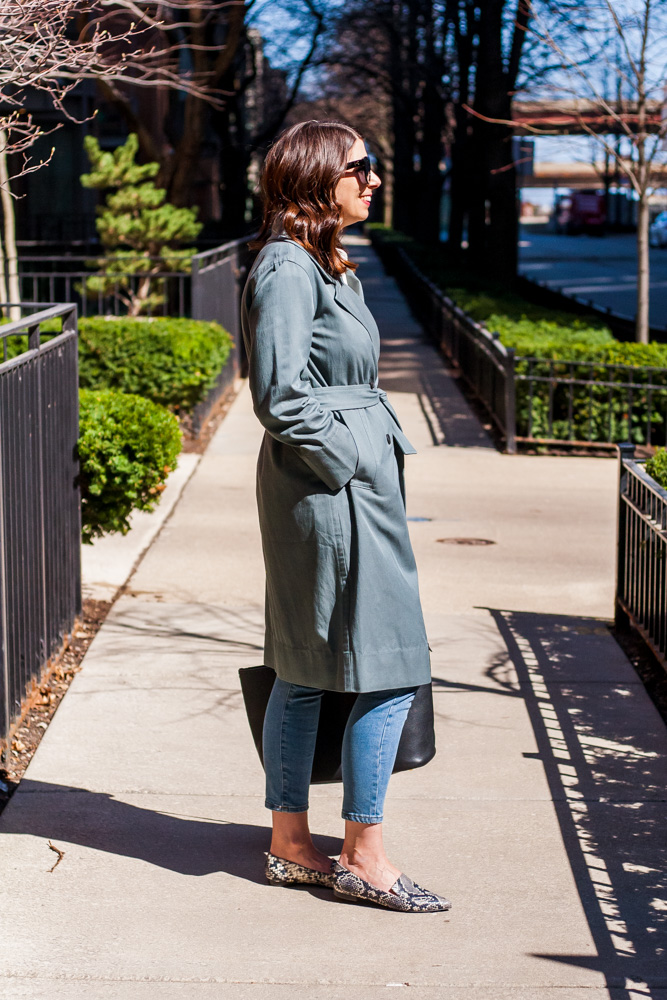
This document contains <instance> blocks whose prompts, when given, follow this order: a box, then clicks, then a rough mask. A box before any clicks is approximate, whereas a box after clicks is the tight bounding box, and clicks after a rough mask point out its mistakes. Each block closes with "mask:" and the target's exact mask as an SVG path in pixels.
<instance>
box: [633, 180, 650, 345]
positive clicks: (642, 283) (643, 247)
mask: <svg viewBox="0 0 667 1000" xmlns="http://www.w3.org/2000/svg"><path fill="white" fill-rule="evenodd" d="M648 220H649V207H648V193H647V191H646V190H644V191H642V194H641V197H640V199H639V210H638V213H637V319H636V324H635V338H636V340H637V342H638V343H640V344H648V342H649V322H648V305H649V256H648Z"/></svg>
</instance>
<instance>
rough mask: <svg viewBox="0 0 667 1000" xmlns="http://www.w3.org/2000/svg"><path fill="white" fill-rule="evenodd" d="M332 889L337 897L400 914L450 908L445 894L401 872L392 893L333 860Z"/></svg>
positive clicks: (440, 910)
mask: <svg viewBox="0 0 667 1000" xmlns="http://www.w3.org/2000/svg"><path fill="white" fill-rule="evenodd" d="M333 890H334V895H336V896H338V898H339V899H346V900H347V901H348V902H349V903H375V905H376V906H384V907H386V908H387V909H388V910H401V911H402V912H403V913H441V912H443V911H444V910H449V909H451V905H452V904H451V903H450V902H449V900H448V899H445V897H444V896H437V895H436V894H435V893H434V892H429V891H428V890H427V889H422V887H421V886H420V885H417V884H416V883H415V882H413V881H412V879H410V878H408V876H407V875H400V876H399V877H398V878H397V879H396V881H395V882H394V884H393V885H392V887H391V892H385V891H384V889H377V888H376V887H375V886H374V885H371V884H370V882H364V880H363V879H362V878H359V876H358V875H355V874H354V872H351V871H348V869H347V868H343V866H342V865H340V864H338V862H336V863H335V864H334V867H333Z"/></svg>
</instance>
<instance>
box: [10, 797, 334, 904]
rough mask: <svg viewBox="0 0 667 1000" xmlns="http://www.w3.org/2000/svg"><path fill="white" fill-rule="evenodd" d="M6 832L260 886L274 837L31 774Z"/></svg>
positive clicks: (330, 844)
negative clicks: (224, 875) (33, 777)
mask: <svg viewBox="0 0 667 1000" xmlns="http://www.w3.org/2000/svg"><path fill="white" fill-rule="evenodd" d="M175 797H176V796H174V798H175ZM151 798H154V796H151ZM164 798H167V796H164ZM2 832H3V833H4V834H8V833H14V834H29V835H31V836H33V837H41V838H43V839H44V840H45V841H48V840H52V841H54V843H55V844H56V845H57V846H59V847H61V848H64V849H65V852H66V851H67V844H79V845H80V846H81V847H88V848H91V849H93V850H95V851H103V852H106V853H108V854H118V855H120V856H123V857H128V858H137V859H138V860H140V861H145V862H146V863H147V864H150V865H155V866H156V867H158V868H166V869H168V870H169V871H173V872H177V873H179V874H181V875H194V876H201V875H211V874H213V873H215V872H227V873H228V874H229V875H234V876H236V877H237V878H243V879H246V880H248V881H250V882H256V883H258V884H260V885H264V884H265V881H266V880H265V878H264V854H263V852H264V851H267V850H268V849H269V844H270V840H271V829H270V827H269V826H255V825H252V824H249V823H234V822H228V821H226V820H222V819H212V818H210V817H206V816H203V817H200V816H194V815H188V814H187V812H186V811H185V810H184V811H183V812H180V811H179V812H171V811H166V810H165V809H159V808H152V809H146V808H143V807H141V806H137V805H133V804H131V803H129V802H124V801H122V800H121V799H117V798H114V796H113V795H110V794H108V793H106V792H91V791H88V790H87V789H85V788H75V787H71V786H67V785H58V784H52V783H49V782H45V781H31V780H29V779H24V780H23V781H22V782H21V787H20V789H19V791H17V792H16V795H15V796H14V798H13V800H12V802H11V803H10V807H9V808H8V809H6V810H5V812H4V814H3V817H2ZM314 840H315V842H316V843H317V845H318V847H320V849H321V850H323V851H325V852H326V853H328V854H339V853H340V850H341V847H342V841H341V840H339V839H338V838H336V837H327V836H318V835H317V834H314ZM44 860H45V866H46V868H47V870H48V867H49V865H50V864H51V863H52V862H53V860H54V858H53V856H51V857H49V854H48V852H46V851H45V856H44ZM47 861H48V863H49V864H48V865H46V862H47ZM63 863H64V862H63Z"/></svg>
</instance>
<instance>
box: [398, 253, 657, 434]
mask: <svg viewBox="0 0 667 1000" xmlns="http://www.w3.org/2000/svg"><path fill="white" fill-rule="evenodd" d="M384 256H385V262H386V263H387V262H388V263H389V266H390V269H391V270H392V273H393V274H394V276H395V277H396V280H397V281H398V283H399V285H400V286H401V288H402V290H403V291H404V292H405V294H406V296H407V298H408V300H409V302H410V306H411V308H412V310H413V312H414V313H415V315H416V316H417V318H418V319H419V320H420V321H421V323H422V324H423V326H424V328H425V329H426V331H427V333H428V334H429V336H430V337H431V338H432V339H433V340H434V341H435V342H436V343H437V344H438V345H439V346H440V347H442V349H443V350H444V351H445V353H446V354H447V355H448V356H449V357H450V358H451V360H452V361H453V362H454V363H455V364H456V365H457V367H458V368H459V369H460V372H461V375H462V377H463V378H464V380H465V382H466V383H467V384H468V386H469V387H470V389H471V390H472V391H473V393H474V394H475V396H476V397H477V398H478V399H479V400H480V402H481V403H482V404H483V406H484V408H485V409H486V411H487V412H488V414H489V416H490V418H491V419H492V420H493V422H494V424H495V425H496V427H497V429H498V431H499V432H500V434H501V435H502V437H503V438H504V440H505V450H506V451H508V452H510V453H511V452H514V451H516V448H517V443H520V442H525V443H533V444H540V443H542V444H545V445H549V444H563V443H575V442H576V443H577V444H594V445H600V444H612V443H620V442H622V441H627V440H632V441H634V442H635V443H637V444H647V445H665V444H667V369H664V368H653V367H648V366H640V365H620V364H608V363H604V362H597V361H557V360H553V359H548V358H539V357H524V356H520V355H516V354H515V352H514V350H513V349H512V348H510V347H505V346H504V345H503V344H501V343H500V340H499V338H498V334H495V333H490V332H489V331H488V330H486V329H484V327H482V326H481V325H480V324H479V323H476V322H475V321H474V320H472V319H471V318H470V317H469V316H467V315H466V314H465V313H464V312H463V311H462V310H461V309H460V308H459V307H458V306H456V304H455V303H454V302H453V301H452V300H451V299H449V298H448V297H447V296H446V295H445V294H444V292H442V290H441V289H439V288H438V287H437V286H436V285H434V284H433V282H431V281H429V280H428V278H426V276H425V275H424V274H422V272H421V271H420V270H419V268H418V267H417V266H416V264H415V263H414V262H413V261H412V260H411V258H410V256H409V255H408V254H407V253H406V252H405V250H404V249H403V248H402V247H399V248H397V249H396V250H395V251H394V249H393V248H392V252H391V255H390V256H389V257H388V255H387V254H386V253H385V254H384ZM392 257H393V260H392ZM387 258H388V259H387ZM392 265H393V266H392Z"/></svg>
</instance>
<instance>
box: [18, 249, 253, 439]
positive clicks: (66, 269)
mask: <svg viewBox="0 0 667 1000" xmlns="http://www.w3.org/2000/svg"><path fill="white" fill-rule="evenodd" d="M251 259H252V258H251V254H250V252H249V251H248V238H247V237H246V238H243V239H239V240H233V241H230V242H229V243H225V244H223V245H222V246H219V247H216V248H215V249H213V250H208V251H205V252H203V253H199V254H195V255H194V256H193V258H192V262H191V268H192V269H191V272H189V273H188V272H178V273H176V272H170V271H160V272H159V273H157V274H155V275H153V276H152V278H151V281H152V287H153V289H154V290H155V291H157V292H158V293H160V294H161V295H163V296H164V300H163V302H162V303H161V304H160V305H159V307H157V308H156V309H153V310H152V313H151V314H152V315H154V316H155V315H163V316H177V317H186V316H191V317H192V318H193V319H203V320H215V321H216V322H217V323H220V324H221V325H222V326H223V327H224V328H225V329H226V330H227V331H228V332H229V333H230V334H231V336H232V340H233V342H234V343H233V347H232V351H231V354H230V357H229V360H228V362H227V364H226V365H225V366H224V368H223V369H222V370H221V372H220V374H219V376H218V378H217V379H216V382H215V384H214V385H213V386H212V387H211V389H210V391H209V393H208V395H207V397H206V399H204V400H202V401H201V403H199V404H198V405H197V406H196V407H195V409H194V411H193V413H192V423H191V428H190V429H191V430H192V433H194V434H195V435H196V434H198V433H199V431H200V430H201V427H202V425H203V423H204V421H205V420H206V418H207V416H208V415H209V413H210V412H211V410H212V408H213V406H214V405H215V403H216V402H217V400H219V399H220V397H221V396H222V395H223V394H224V393H225V392H226V391H227V389H228V388H229V386H230V385H231V384H232V383H233V382H234V379H235V378H236V377H237V375H239V373H240V371H241V369H242V367H243V363H244V357H243V342H242V338H241V323H240V298H241V292H242V290H243V284H244V281H245V275H246V273H247V267H248V264H249V262H250V260H251ZM90 260H91V258H90V255H89V256H87V257H77V256H68V257H62V256H44V257H21V258H20V259H19V266H20V274H19V284H20V290H21V295H22V298H23V305H24V306H25V304H26V303H27V302H28V300H30V304H31V305H34V303H39V302H44V303H46V302H68V303H74V304H75V305H76V306H77V309H78V313H79V316H82V317H88V316H97V315H105V316H108V315H113V316H120V315H125V314H126V313H127V298H128V294H129V293H132V292H136V291H137V289H138V287H139V284H140V282H142V281H145V278H146V275H145V274H143V273H136V274H132V275H126V276H124V277H123V279H122V280H121V279H120V278H118V279H115V280H114V281H113V285H112V287H111V288H107V289H106V292H105V293H104V294H103V293H102V292H101V291H100V292H91V291H90V290H89V289H87V286H86V280H87V279H88V278H90V277H91V276H105V271H104V269H99V270H91V269H90V268H88V269H84V265H85V264H86V263H87V262H90ZM156 261H158V259H157V258H156ZM158 262H159V261H158ZM24 311H25V309H24Z"/></svg>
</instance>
